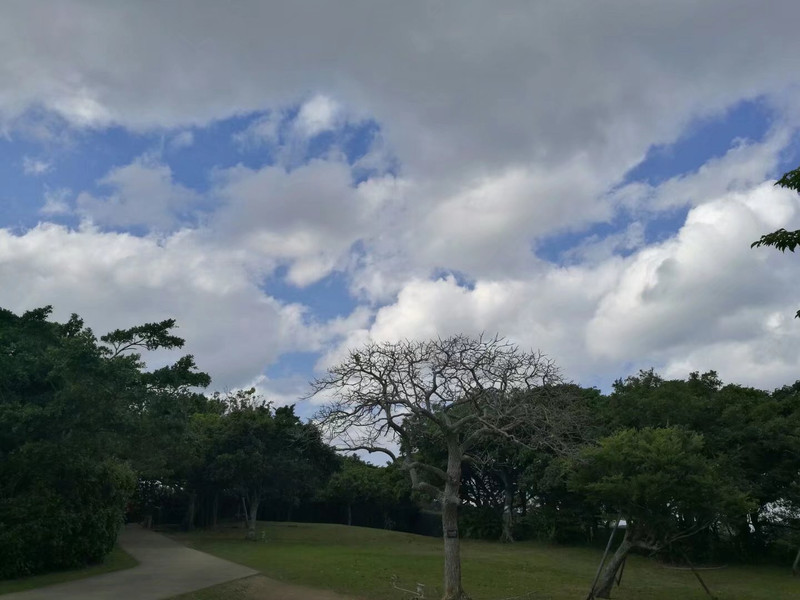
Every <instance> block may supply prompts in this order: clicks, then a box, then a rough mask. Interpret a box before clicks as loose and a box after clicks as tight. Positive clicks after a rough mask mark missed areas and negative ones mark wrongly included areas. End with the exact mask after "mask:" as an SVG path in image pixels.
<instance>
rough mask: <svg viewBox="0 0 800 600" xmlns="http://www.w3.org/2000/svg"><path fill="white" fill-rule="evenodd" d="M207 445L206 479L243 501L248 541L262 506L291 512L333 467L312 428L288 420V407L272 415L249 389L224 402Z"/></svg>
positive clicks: (290, 412) (330, 454)
mask: <svg viewBox="0 0 800 600" xmlns="http://www.w3.org/2000/svg"><path fill="white" fill-rule="evenodd" d="M213 444H214V447H213V455H214V458H213V460H212V463H211V464H210V465H209V471H210V473H211V477H212V478H213V479H214V480H215V481H216V482H217V483H218V485H220V486H223V487H230V488H232V489H234V490H236V492H237V493H238V494H240V495H241V497H242V498H243V500H244V502H245V506H246V509H247V537H248V539H255V538H256V521H257V518H258V513H259V507H260V506H261V504H262V502H264V501H267V500H269V501H270V502H271V503H284V504H287V505H288V506H292V505H293V504H295V503H297V502H298V501H299V500H300V499H301V498H306V497H311V496H312V495H314V493H315V492H316V491H317V489H318V488H319V487H321V485H322V483H323V480H324V479H325V476H326V475H327V474H328V473H330V471H331V470H332V469H333V465H334V454H333V450H331V449H330V448H328V447H327V446H325V444H323V442H322V439H321V437H320V434H319V431H318V430H317V428H316V427H315V426H314V425H312V424H309V423H305V424H304V423H302V421H301V420H300V419H299V418H298V417H297V416H296V415H295V414H294V406H284V407H279V408H277V409H273V408H272V406H271V405H270V404H269V403H266V402H263V401H262V400H260V399H259V398H258V397H257V396H256V394H255V390H253V389H251V390H244V391H240V392H238V393H237V394H235V395H233V396H232V397H231V398H229V406H228V412H226V413H225V414H224V415H223V416H222V417H221V418H220V422H219V430H218V432H217V434H216V436H215V440H214V442H213Z"/></svg>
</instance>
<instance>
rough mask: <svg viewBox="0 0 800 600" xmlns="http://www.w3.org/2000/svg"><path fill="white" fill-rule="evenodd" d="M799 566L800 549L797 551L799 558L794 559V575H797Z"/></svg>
mask: <svg viewBox="0 0 800 600" xmlns="http://www.w3.org/2000/svg"><path fill="white" fill-rule="evenodd" d="M798 566H800V548H798V549H797V556H795V557H794V564H792V575H795V576H796V575H797V571H798Z"/></svg>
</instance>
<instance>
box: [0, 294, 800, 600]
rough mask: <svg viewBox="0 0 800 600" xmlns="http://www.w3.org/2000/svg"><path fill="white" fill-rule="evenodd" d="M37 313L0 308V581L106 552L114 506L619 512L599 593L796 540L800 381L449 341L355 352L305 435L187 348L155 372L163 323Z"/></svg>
mask: <svg viewBox="0 0 800 600" xmlns="http://www.w3.org/2000/svg"><path fill="white" fill-rule="evenodd" d="M49 317H50V309H49V308H43V309H38V310H33V311H29V312H26V313H25V314H23V315H21V316H17V315H14V314H13V313H11V312H9V311H6V310H0V577H13V576H19V575H23V574H29V573H35V572H42V571H47V570H52V569H55V568H65V567H72V566H78V565H81V564H86V563H89V562H95V561H98V560H101V559H102V558H103V556H104V555H105V554H106V553H107V552H108V551H109V550H110V548H111V547H112V546H113V544H114V541H115V539H116V535H117V532H118V529H119V526H120V524H121V523H122V522H123V519H124V518H126V516H127V518H128V519H135V520H138V521H141V522H143V523H145V524H146V525H147V524H152V523H156V524H172V525H181V526H183V527H185V528H192V527H195V526H214V525H216V524H217V523H218V522H219V521H220V520H221V519H236V518H238V519H239V520H240V522H241V523H242V524H243V525H246V526H245V527H244V531H245V532H246V533H243V535H246V536H247V537H249V538H251V539H254V538H257V537H258V534H257V531H256V523H257V520H258V519H265V518H266V519H297V520H312V521H333V522H341V523H347V524H355V525H368V526H374V527H375V526H376V527H387V528H398V529H405V530H416V531H418V532H422V531H421V530H420V527H421V526H422V525H421V524H424V527H427V528H429V529H431V530H429V531H428V533H431V534H436V533H437V531H434V530H435V529H438V534H439V535H442V536H443V537H444V538H445V541H446V543H448V542H447V540H448V539H449V540H453V539H457V538H458V537H463V536H467V537H478V538H486V539H497V540H503V541H506V542H511V541H513V540H520V539H542V540H547V541H550V542H561V543H590V544H597V545H600V544H602V543H604V542H605V541H606V539H607V538H608V535H609V532H610V528H611V526H612V525H613V524H614V523H615V522H617V521H621V522H623V523H624V525H625V527H624V533H623V534H621V536H620V539H621V541H620V543H619V545H618V547H617V548H615V552H614V553H613V555H612V556H611V558H610V560H609V561H608V564H607V567H606V569H605V572H604V575H603V577H602V578H601V580H600V582H599V585H598V588H597V593H598V595H599V596H600V597H603V596H604V595H607V593H608V591H609V586H610V584H611V582H613V577H614V574H615V573H616V572H617V570H618V569H619V568H620V566H621V565H622V564H623V563H624V560H625V557H626V556H627V554H628V553H629V552H633V551H642V552H647V553H656V554H658V555H659V556H661V557H663V558H665V559H667V560H688V559H691V560H693V561H705V562H717V561H729V560H747V561H752V560H763V559H764V558H767V557H773V558H774V559H777V560H786V559H787V558H788V559H791V558H792V557H793V556H794V555H795V553H796V551H797V547H798V545H800V536H799V535H798V529H797V527H798V507H800V485H798V473H800V382H798V383H795V384H794V385H791V386H785V387H782V388H779V389H777V390H773V391H771V392H768V391H764V390H757V389H753V388H748V387H743V386H739V385H735V384H724V383H723V382H722V381H720V380H719V378H718V377H717V375H716V373H714V372H713V371H712V372H708V373H703V374H700V373H691V374H690V375H689V376H688V378H687V379H676V380H665V379H663V378H662V377H660V376H659V375H658V374H657V373H655V372H654V371H652V370H651V371H642V372H640V373H638V374H637V375H634V376H631V377H628V378H626V379H620V380H618V381H617V382H616V383H615V384H614V386H613V390H612V391H611V393H610V394H602V393H601V392H600V391H598V390H596V389H592V388H582V387H580V386H578V385H575V384H571V383H566V382H564V381H563V380H562V379H561V377H560V376H559V375H558V372H557V369H555V368H554V365H552V363H551V362H550V361H548V360H547V359H546V358H545V357H543V356H542V355H539V354H526V353H521V352H519V351H518V350H517V349H516V347H514V346H512V345H510V344H507V343H506V342H504V341H503V340H501V339H499V338H493V339H482V338H479V339H470V338H466V337H464V336H457V337H455V338H448V339H445V340H441V339H440V340H433V341H431V342H425V343H416V342H407V343H401V344H395V345H391V344H389V345H382V346H378V345H373V346H369V347H366V348H362V349H360V350H359V351H357V352H352V353H351V354H350V356H349V358H348V359H347V361H346V362H345V363H343V364H342V365H340V366H339V367H338V370H336V369H333V370H332V371H331V373H330V374H329V376H328V378H326V379H322V380H319V381H318V382H317V383H316V384H315V389H320V390H321V389H334V390H335V391H336V392H337V393H338V400H337V401H336V402H335V403H333V404H329V405H327V407H326V408H325V409H324V410H323V412H322V413H321V414H320V419H321V421H320V425H319V426H318V425H317V424H316V423H315V422H304V421H303V420H302V419H300V418H299V417H298V416H297V415H296V414H295V412H294V408H293V407H277V408H276V407H273V406H272V405H270V404H269V403H266V402H264V401H263V400H262V399H260V398H259V397H258V396H257V394H256V392H255V390H240V391H237V392H233V393H229V394H220V393H214V394H205V393H202V390H203V388H205V387H206V386H208V385H209V383H210V378H209V376H208V375H207V374H205V373H203V372H201V371H199V370H198V369H197V368H196V366H195V364H194V361H193V359H192V357H191V356H184V357H182V358H180V359H179V360H178V361H176V362H175V363H174V364H172V365H169V366H166V367H163V368H159V369H155V370H147V369H146V365H145V362H144V359H143V354H145V353H147V352H150V351H153V350H158V349H174V348H180V347H181V346H182V344H183V340H181V339H180V338H178V337H176V336H174V335H173V334H172V333H171V330H172V328H173V326H174V322H173V321H171V320H168V321H163V322H161V323H152V324H146V325H142V326H138V327H133V328H130V329H124V330H116V331H114V332H111V333H109V334H107V335H104V336H102V337H100V338H97V337H96V336H95V335H94V333H93V332H92V331H91V330H89V329H88V328H86V327H85V326H84V324H83V322H82V321H81V320H80V319H79V318H78V317H77V316H73V317H72V318H70V319H69V320H68V321H67V322H66V323H56V322H52V321H50V320H49ZM376 374H377V376H376ZM370 378H372V379H370ZM353 382H355V384H356V385H357V388H356V389H355V390H354V389H353V388H352V387H351V386H352V384H353ZM371 386H373V387H371ZM353 403H355V405H354V404H353ZM354 408H355V409H356V410H355V411H354V410H353V409H354ZM354 418H355V421H353V419H354ZM348 419H349V420H348ZM354 425H355V426H357V427H360V429H353V428H352V427H353V426H354ZM320 426H321V427H322V428H323V429H324V430H325V431H326V432H327V433H328V434H333V437H332V438H331V439H329V440H325V439H323V433H322V429H321V428H320ZM355 432H358V433H359V435H360V437H356V435H355ZM392 432H395V433H398V436H397V437H396V443H395V444H392V443H390V437H391V436H390V435H389V434H390V433H392ZM343 440H345V441H349V442H350V447H351V449H352V450H355V451H364V450H372V449H375V448H376V447H377V446H378V445H380V444H386V445H385V446H384V453H385V454H386V455H387V456H390V458H391V461H390V464H389V465H388V466H386V467H378V466H375V465H372V464H369V463H367V462H364V461H363V460H362V459H361V458H358V456H356V455H355V454H352V453H351V454H348V455H346V456H343V455H340V454H337V453H336V452H335V450H334V448H333V447H332V446H330V445H328V443H326V442H327V441H332V442H333V443H334V444H336V445H337V446H339V447H340V448H341V447H342V446H343V444H342V441H343ZM344 445H346V444H344ZM448 506H449V508H448ZM445 511H450V512H448V514H447V515H444V516H445V517H446V518H442V519H441V525H439V526H438V527H437V526H436V525H435V521H432V520H426V519H427V517H428V516H430V515H432V514H438V515H443V513H444V512H445ZM454 515H455V516H454ZM432 524H433V525H434V526H433V528H431V525H432ZM450 543H452V542H450ZM456 556H457V554H456ZM451 566H452V565H451ZM453 581H455V580H453ZM450 589H451V595H452V596H453V597H459V595H463V590H461V589H460V580H459V581H458V582H456V583H453V584H452V586H451V588H450Z"/></svg>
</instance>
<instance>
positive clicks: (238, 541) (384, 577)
mask: <svg viewBox="0 0 800 600" xmlns="http://www.w3.org/2000/svg"><path fill="white" fill-rule="evenodd" d="M260 525H261V531H263V532H264V533H265V537H266V541H264V542H261V541H259V542H247V541H245V540H244V539H243V532H242V530H240V529H227V530H220V531H216V532H210V531H200V532H195V533H192V534H181V535H179V536H176V537H177V539H179V540H180V541H182V542H184V543H186V544H187V545H189V546H191V547H194V548H197V549H198V550H203V551H205V552H209V553H211V554H214V555H217V556H220V557H222V558H226V559H228V560H232V561H234V562H238V563H241V564H243V565H247V566H249V567H252V568H254V569H258V570H259V571H261V572H262V573H264V574H265V575H267V576H269V577H273V578H275V579H279V580H282V581H286V582H293V583H299V584H304V585H308V586H312V587H318V588H325V589H331V590H335V591H337V592H341V593H344V594H351V595H354V596H358V597H362V598H369V599H375V600H378V599H387V600H389V599H401V598H406V597H407V595H404V594H403V593H401V592H399V591H396V590H393V589H392V588H391V586H390V580H391V578H392V576H393V575H396V576H397V577H398V581H399V583H400V584H401V585H402V587H405V588H410V589H413V588H414V587H415V586H416V583H417V582H420V583H423V584H425V586H426V597H430V598H438V597H440V596H441V589H442V586H441V578H442V551H441V546H442V543H441V540H437V539H434V538H428V537H423V536H418V535H411V534H407V533H397V532H391V531H383V530H378V529H366V528H361V527H347V526H343V525H321V524H305V523H261V524H260ZM600 555H601V553H600V551H598V550H595V549H589V548H565V547H560V546H550V545H546V544H540V543H532V542H518V543H515V544H510V545H504V544H499V543H494V542H479V541H469V540H466V541H464V542H463V544H462V570H463V582H464V588H465V590H466V591H467V592H468V593H469V594H470V595H471V596H472V597H473V598H474V600H493V599H498V598H508V597H513V596H522V595H524V594H529V593H531V592H535V594H534V595H532V596H530V598H531V599H535V600H576V599H581V598H585V597H586V594H587V593H588V589H589V586H590V585H591V581H592V578H593V577H594V573H595V571H596V569H597V564H598V562H599V560H600ZM702 577H703V579H704V580H705V581H706V584H707V585H708V586H709V588H710V589H711V591H712V592H713V593H714V594H715V596H716V597H717V598H718V599H719V600H790V599H791V600H796V599H797V598H800V579H796V578H792V577H791V573H790V572H789V569H788V568H787V569H778V568H773V567H744V566H736V567H728V568H726V569H722V570H715V571H703V572H702ZM197 597H198V598H200V597H201V596H197ZM211 597H213V596H209V598H211ZM613 597H614V598H617V599H620V600H634V599H636V600H708V596H707V595H706V594H705V592H704V591H703V590H702V588H701V587H700V585H699V584H698V582H697V580H696V579H695V578H694V576H693V575H692V573H691V572H688V571H676V570H671V569H665V568H663V567H662V566H660V565H659V564H658V563H657V562H655V561H653V560H648V559H646V558H643V557H638V556H632V557H630V558H629V560H628V564H627V566H626V568H625V572H624V578H623V582H622V587H620V588H618V589H615V590H614V593H613Z"/></svg>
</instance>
